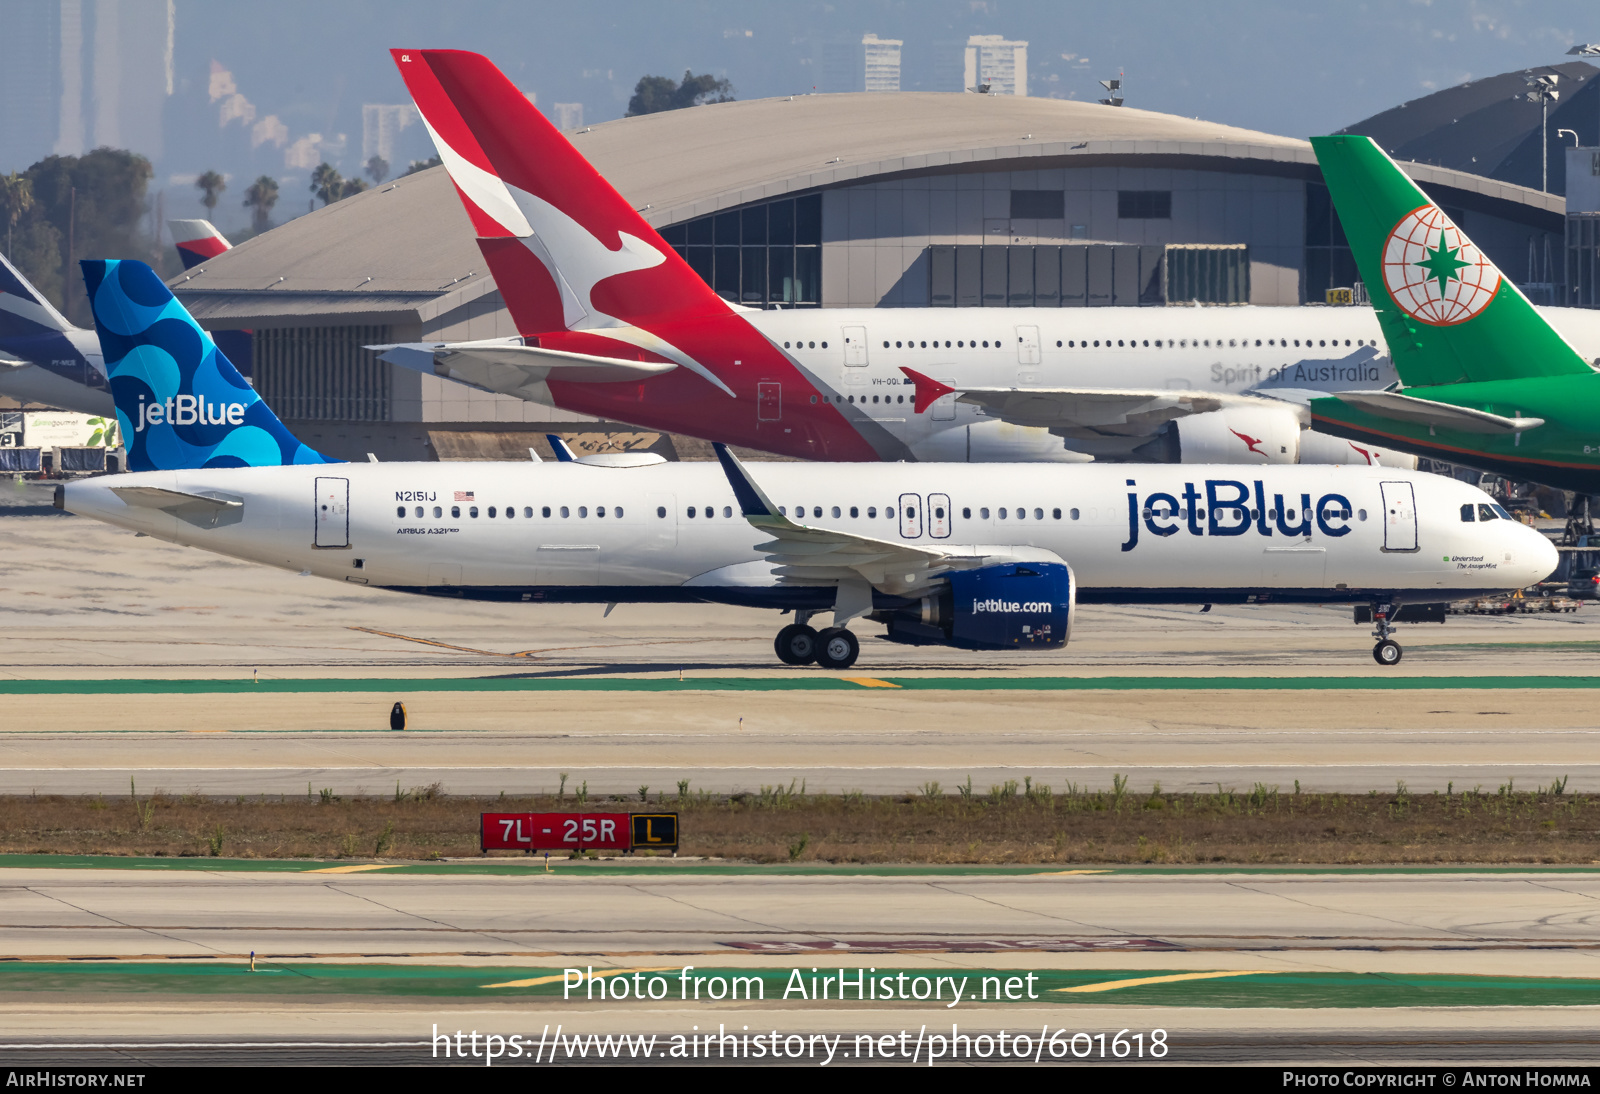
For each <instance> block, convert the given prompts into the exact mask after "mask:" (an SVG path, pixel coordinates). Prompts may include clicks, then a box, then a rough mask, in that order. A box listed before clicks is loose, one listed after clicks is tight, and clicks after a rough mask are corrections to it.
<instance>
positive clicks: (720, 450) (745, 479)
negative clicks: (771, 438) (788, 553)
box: [711, 441, 788, 523]
mask: <svg viewBox="0 0 1600 1094" xmlns="http://www.w3.org/2000/svg"><path fill="white" fill-rule="evenodd" d="M711 447H712V448H714V449H716V451H717V461H718V462H719V463H721V464H722V472H723V474H725V475H727V476H728V485H729V486H731V487H733V496H734V497H735V498H737V499H738V500H739V512H740V513H742V514H743V515H744V518H745V519H746V520H752V519H754V518H758V517H761V518H774V517H777V516H778V507H777V506H776V505H774V504H772V499H771V498H769V497H767V495H766V494H765V493H763V492H762V489H761V487H759V486H757V485H756V484H755V480H754V479H752V478H751V477H750V475H749V473H748V472H746V471H745V469H744V464H742V463H740V462H739V457H737V456H735V455H734V454H733V453H732V452H729V451H728V446H727V445H725V444H723V443H722V442H721V441H717V442H715V443H714V444H712V446H711ZM784 523H788V522H787V521H785V522H784Z"/></svg>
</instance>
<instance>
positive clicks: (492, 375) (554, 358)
mask: <svg viewBox="0 0 1600 1094" xmlns="http://www.w3.org/2000/svg"><path fill="white" fill-rule="evenodd" d="M364 348H366V349H370V350H376V351H379V353H380V354H381V359H382V360H385V361H388V362H389V363H390V364H395V365H399V366H400V367H401V368H408V369H411V370H413V371H415V372H426V373H431V374H433V375H435V376H443V377H445V378H446V379H450V380H459V381H460V382H462V383H464V384H471V385H472V386H473V387H477V388H482V389H483V390H484V391H492V392H495V393H496V394H500V395H515V396H518V397H519V398H523V399H529V398H534V397H535V396H536V394H537V392H536V391H535V390H534V389H535V388H536V387H537V386H538V385H539V384H542V383H544V382H545V381H546V380H569V381H573V382H576V383H589V384H615V383H638V382H639V381H640V380H648V379H650V378H651V377H652V376H660V375H662V374H663V373H667V372H671V371H672V370H673V369H675V368H677V367H678V366H677V365H675V364H673V363H671V362H669V361H627V360H623V359H622V358H618V357H596V356H593V355H591V354H587V353H570V352H568V351H566V350H557V349H543V348H541V347H539V346H527V345H523V344H522V340H521V339H520V338H487V339H483V340H481V341H475V342H406V343H398V344H394V345H382V346H366V347H364Z"/></svg>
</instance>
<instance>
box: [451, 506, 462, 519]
mask: <svg viewBox="0 0 1600 1094" xmlns="http://www.w3.org/2000/svg"><path fill="white" fill-rule="evenodd" d="M450 515H451V516H452V517H457V518H459V517H460V516H461V506H459V505H452V506H451V507H450Z"/></svg>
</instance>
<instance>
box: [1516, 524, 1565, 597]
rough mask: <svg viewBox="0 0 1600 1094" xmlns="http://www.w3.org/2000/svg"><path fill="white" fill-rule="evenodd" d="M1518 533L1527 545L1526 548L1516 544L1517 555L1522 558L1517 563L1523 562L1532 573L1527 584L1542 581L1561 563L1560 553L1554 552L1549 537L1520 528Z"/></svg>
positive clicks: (1530, 529) (1532, 530)
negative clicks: (1532, 575)
mask: <svg viewBox="0 0 1600 1094" xmlns="http://www.w3.org/2000/svg"><path fill="white" fill-rule="evenodd" d="M1518 531H1519V532H1521V533H1522V537H1521V538H1523V539H1525V540H1526V541H1527V544H1528V545H1527V546H1526V547H1523V546H1522V545H1521V544H1518V554H1519V555H1521V556H1522V557H1521V558H1519V559H1518V561H1519V562H1520V561H1524V560H1525V561H1526V563H1527V566H1528V569H1529V570H1530V571H1532V572H1533V573H1534V577H1533V578H1532V580H1530V581H1529V582H1528V584H1530V585H1531V584H1533V582H1535V581H1543V580H1544V579H1545V578H1547V577H1549V576H1550V575H1551V574H1552V573H1554V572H1555V569H1556V566H1557V565H1558V564H1559V563H1560V562H1561V552H1559V551H1557V550H1556V548H1555V544H1553V543H1551V542H1550V539H1549V537H1547V536H1545V535H1543V534H1542V533H1540V532H1538V531H1535V530H1534V529H1532V528H1528V527H1522V528H1519V529H1518Z"/></svg>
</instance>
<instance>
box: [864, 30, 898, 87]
mask: <svg viewBox="0 0 1600 1094" xmlns="http://www.w3.org/2000/svg"><path fill="white" fill-rule="evenodd" d="M903 44H904V41H903V40H902V39H900V38H879V37H878V36H877V35H876V34H868V35H867V36H866V37H864V38H862V39H861V47H862V51H863V53H864V54H865V55H866V56H865V58H864V69H865V72H866V89H867V90H868V91H899V90H900V47H901V46H902V45H903Z"/></svg>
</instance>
